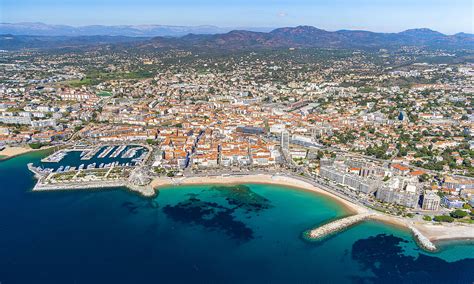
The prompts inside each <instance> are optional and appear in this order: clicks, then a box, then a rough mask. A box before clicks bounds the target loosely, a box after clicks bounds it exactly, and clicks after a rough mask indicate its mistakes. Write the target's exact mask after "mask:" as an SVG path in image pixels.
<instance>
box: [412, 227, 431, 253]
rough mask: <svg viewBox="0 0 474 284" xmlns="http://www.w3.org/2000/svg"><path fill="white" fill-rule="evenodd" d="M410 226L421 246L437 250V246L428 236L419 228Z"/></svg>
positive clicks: (429, 249)
mask: <svg viewBox="0 0 474 284" xmlns="http://www.w3.org/2000/svg"><path fill="white" fill-rule="evenodd" d="M408 228H409V229H410V230H411V232H412V233H413V236H414V237H415V239H416V240H417V242H418V244H419V246H420V247H421V248H423V249H425V250H428V251H435V250H436V246H435V245H434V244H433V243H432V242H431V241H430V240H429V239H428V238H427V237H425V236H424V235H423V234H422V233H421V232H420V231H419V230H418V229H417V228H415V227H413V226H412V225H409V226H408Z"/></svg>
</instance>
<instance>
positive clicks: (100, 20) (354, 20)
mask: <svg viewBox="0 0 474 284" xmlns="http://www.w3.org/2000/svg"><path fill="white" fill-rule="evenodd" d="M0 22H44V23H48V24H67V25H74V26H80V25H91V24H101V25H121V24H123V25H128V24H164V25H216V26H221V27H281V26H296V25H312V26H316V27H319V28H323V29H327V30H338V29H364V30H371V31H383V32H397V31H402V30H405V29H409V28H421V27H427V28H431V29H434V30H438V31H441V32H444V33H456V32H461V31H462V32H470V33H474V0H194V1H193V0H82V1H77V0H76V1H73V0H0Z"/></svg>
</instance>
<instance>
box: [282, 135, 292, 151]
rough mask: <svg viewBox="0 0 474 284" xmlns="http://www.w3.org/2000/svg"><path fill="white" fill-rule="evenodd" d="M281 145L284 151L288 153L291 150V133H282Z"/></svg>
mask: <svg viewBox="0 0 474 284" xmlns="http://www.w3.org/2000/svg"><path fill="white" fill-rule="evenodd" d="M280 145H281V148H282V149H283V150H284V151H288V149H289V148H290V133H288V131H283V132H282V133H281V141H280Z"/></svg>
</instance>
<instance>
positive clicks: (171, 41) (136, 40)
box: [0, 26, 474, 51]
mask: <svg viewBox="0 0 474 284" xmlns="http://www.w3.org/2000/svg"><path fill="white" fill-rule="evenodd" d="M94 44H95V45H98V44H116V47H117V48H129V47H133V48H138V49H173V48H179V49H194V50H224V51H233V50H248V49H274V48H292V47H293V48H345V49H375V50H376V49H380V48H388V49H391V48H399V47H402V46H417V47H423V48H434V49H470V50H474V35H473V34H467V33H458V34H455V35H445V34H442V33H440V32H436V31H433V30H430V29H411V30H406V31H403V32H400V33H376V32H369V31H357V30H340V31H335V32H330V31H325V30H322V29H318V28H315V27H311V26H298V27H286V28H278V29H275V30H272V31H270V32H259V31H248V30H233V31H230V32H227V33H218V34H194V33H190V34H187V35H184V36H181V37H168V36H158V37H153V38H146V37H127V36H123V35H122V36H73V37H71V36H68V37H64V36H61V37H51V36H43V37H39V36H15V35H3V36H0V49H6V50H14V49H21V48H54V47H62V46H84V45H89V46H90V45H94Z"/></svg>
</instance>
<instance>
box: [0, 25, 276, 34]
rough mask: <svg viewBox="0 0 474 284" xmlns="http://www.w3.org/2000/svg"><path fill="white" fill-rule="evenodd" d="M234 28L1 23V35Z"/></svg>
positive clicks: (210, 31) (209, 31) (202, 31)
mask: <svg viewBox="0 0 474 284" xmlns="http://www.w3.org/2000/svg"><path fill="white" fill-rule="evenodd" d="M234 29H235V27H234V28H220V27H215V26H167V25H120V26H103V25H90V26H80V27H73V26H67V25H48V24H43V23H0V34H12V35H32V36H95V35H102V36H129V37H156V36H173V37H177V36H184V35H187V34H190V33H194V34H217V33H226V32H229V31H231V30H234ZM245 29H246V30H251V31H270V30H271V28H245Z"/></svg>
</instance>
